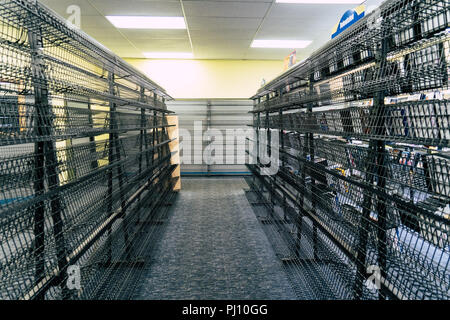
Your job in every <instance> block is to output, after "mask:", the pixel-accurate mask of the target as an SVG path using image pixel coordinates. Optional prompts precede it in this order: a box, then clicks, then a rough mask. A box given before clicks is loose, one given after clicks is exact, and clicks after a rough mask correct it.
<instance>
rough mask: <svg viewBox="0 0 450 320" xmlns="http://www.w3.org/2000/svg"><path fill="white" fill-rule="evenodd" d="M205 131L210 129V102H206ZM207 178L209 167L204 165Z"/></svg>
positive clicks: (209, 171)
mask: <svg viewBox="0 0 450 320" xmlns="http://www.w3.org/2000/svg"><path fill="white" fill-rule="evenodd" d="M206 128H207V129H206V130H207V131H209V130H210V129H211V101H209V100H208V101H207V102H206ZM206 169H207V176H209V175H210V174H211V165H209V164H207V165H206Z"/></svg>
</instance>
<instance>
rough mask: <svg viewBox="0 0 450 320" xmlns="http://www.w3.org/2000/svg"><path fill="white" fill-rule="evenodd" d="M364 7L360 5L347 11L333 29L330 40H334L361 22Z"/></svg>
mask: <svg viewBox="0 0 450 320" xmlns="http://www.w3.org/2000/svg"><path fill="white" fill-rule="evenodd" d="M365 10H366V7H365V5H360V6H358V7H356V8H355V9H350V10H347V11H346V12H345V13H344V15H343V16H342V18H341V20H340V21H339V23H337V24H336V25H335V26H334V28H333V33H332V35H331V39H334V38H335V37H337V36H338V35H340V34H341V33H342V32H343V31H344V30H346V29H347V28H349V27H350V26H351V25H353V24H354V23H355V22H357V21H358V20H361V19H362V18H363V17H364V15H365Z"/></svg>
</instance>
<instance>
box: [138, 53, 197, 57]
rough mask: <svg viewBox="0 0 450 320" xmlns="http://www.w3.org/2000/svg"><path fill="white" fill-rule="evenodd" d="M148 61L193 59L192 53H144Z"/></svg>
mask: <svg viewBox="0 0 450 320" xmlns="http://www.w3.org/2000/svg"><path fill="white" fill-rule="evenodd" d="M144 56H145V57H146V58H148V59H193V58H194V54H193V53H192V52H144Z"/></svg>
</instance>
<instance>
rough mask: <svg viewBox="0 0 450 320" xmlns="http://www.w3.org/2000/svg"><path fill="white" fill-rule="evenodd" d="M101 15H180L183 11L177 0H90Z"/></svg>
mask: <svg viewBox="0 0 450 320" xmlns="http://www.w3.org/2000/svg"><path fill="white" fill-rule="evenodd" d="M90 1H91V3H92V5H93V6H94V7H96V8H97V9H98V10H99V11H100V13H102V14H103V15H122V16H124V15H137V16H145V15H149V16H167V17H175V16H177V17H181V16H183V11H182V9H181V4H180V2H179V1H175V2H173V1H143V0H126V1H124V0H100V1H99V0H97V1H94V0H90Z"/></svg>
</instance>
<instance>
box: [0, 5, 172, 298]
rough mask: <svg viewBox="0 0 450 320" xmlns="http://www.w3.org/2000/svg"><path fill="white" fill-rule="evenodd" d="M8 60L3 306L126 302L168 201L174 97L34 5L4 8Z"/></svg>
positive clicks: (3, 94) (2, 77)
mask: <svg viewBox="0 0 450 320" xmlns="http://www.w3.org/2000/svg"><path fill="white" fill-rule="evenodd" d="M0 54H1V56H2V63H1V65H0V119H1V121H0V299H78V298H81V299H92V298H118V297H121V291H123V290H125V289H126V288H124V285H123V283H126V280H127V279H128V278H129V277H130V274H131V273H133V272H134V271H133V270H134V269H135V268H138V267H139V266H140V264H141V262H140V259H139V250H138V249H137V248H136V247H135V246H134V245H133V244H134V241H136V239H139V238H140V231H141V229H142V227H143V226H144V225H145V223H151V222H152V221H153V219H158V217H159V213H160V212H161V209H160V207H161V206H165V205H166V201H167V199H169V198H170V196H171V194H172V185H173V183H174V181H173V178H172V172H173V170H174V165H172V164H171V156H172V154H171V152H170V150H169V142H171V140H170V139H169V137H168V133H167V128H168V127H169V125H168V124H167V120H166V116H167V114H169V113H170V111H168V110H167V108H166V106H165V100H166V99H170V97H169V96H168V95H167V94H166V93H165V91H164V89H162V88H161V87H159V86H158V85H156V84H155V83H153V82H152V81H151V80H149V79H148V78H146V77H145V76H144V75H142V74H141V73H139V72H138V71H136V70H135V69H133V68H132V67H130V66H129V65H128V64H126V63H125V62H124V61H123V60H121V59H120V58H118V57H117V56H115V55H114V54H112V53H111V52H109V51H108V50H107V49H105V48H103V47H102V46H101V45H99V44H97V43H95V41H93V40H91V39H90V38H89V37H87V36H86V35H84V34H83V33H82V32H79V31H77V30H74V29H72V28H71V27H69V26H68V25H67V24H66V23H65V21H64V20H63V19H62V18H60V17H57V16H56V15H55V14H54V13H52V12H51V11H50V10H48V9H47V8H45V7H44V6H43V5H41V4H40V3H38V2H36V1H28V0H5V1H1V2H0ZM71 266H78V267H80V270H81V279H80V280H81V289H80V290H78V289H75V290H73V289H70V287H69V286H68V285H67V281H68V280H70V279H69V278H68V268H69V267H71ZM121 268H122V269H123V270H122V269H121ZM118 269H121V272H117V270H118ZM113 276H114V279H115V280H114V281H116V284H115V287H116V290H114V294H115V295H116V296H114V294H110V295H105V292H103V291H102V288H105V286H110V283H109V282H110V281H111V278H112V277H113ZM119 288H122V289H120V290H119Z"/></svg>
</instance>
